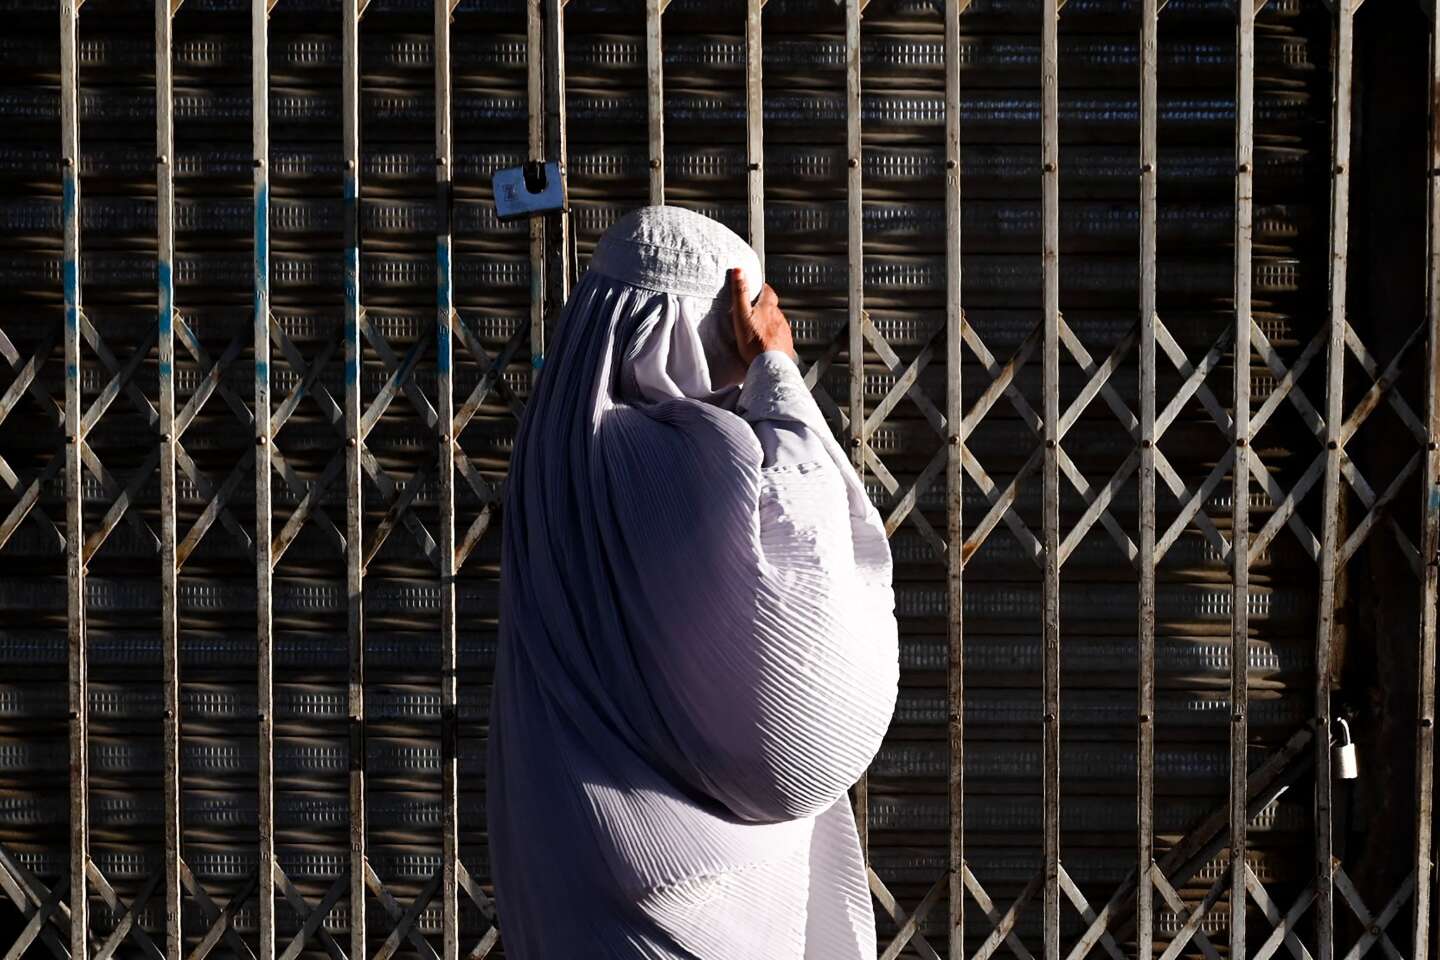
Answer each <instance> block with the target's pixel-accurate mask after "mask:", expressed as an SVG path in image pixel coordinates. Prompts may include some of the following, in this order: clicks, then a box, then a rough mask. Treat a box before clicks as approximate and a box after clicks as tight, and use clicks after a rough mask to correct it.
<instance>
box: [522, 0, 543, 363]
mask: <svg viewBox="0 0 1440 960" xmlns="http://www.w3.org/2000/svg"><path fill="white" fill-rule="evenodd" d="M544 2H545V0H526V3H525V50H526V52H527V54H528V56H527V57H526V98H525V99H526V106H527V111H528V113H529V120H530V129H529V159H531V160H544V159H545V14H544V10H543V8H542V6H541V5H542V4H543V3H544ZM545 290H546V284H545V220H544V218H543V217H531V218H530V383H531V386H532V387H533V386H534V384H535V381H536V380H537V379H539V377H540V368H541V367H542V366H543V365H544V363H545Z"/></svg>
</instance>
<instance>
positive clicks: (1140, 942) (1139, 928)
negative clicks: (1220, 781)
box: [1135, 0, 1159, 960]
mask: <svg viewBox="0 0 1440 960" xmlns="http://www.w3.org/2000/svg"><path fill="white" fill-rule="evenodd" d="M1158 21H1159V4H1158V2H1157V0H1141V3H1140V609H1139V618H1140V623H1139V628H1140V629H1139V651H1138V661H1139V663H1138V675H1137V677H1136V694H1137V697H1136V699H1137V701H1138V703H1137V704H1136V714H1137V716H1136V734H1135V736H1136V745H1135V766H1136V774H1135V776H1136V781H1135V829H1136V869H1137V871H1138V872H1137V883H1136V887H1135V924H1136V926H1135V957H1136V960H1150V958H1151V957H1152V956H1153V955H1154V937H1155V921H1154V909H1155V907H1154V902H1155V897H1154V893H1155V887H1154V885H1153V883H1152V882H1151V880H1150V869H1151V866H1152V865H1153V864H1154V862H1155V563H1156V557H1155V221H1156V193H1157V190H1158V184H1157V183H1156V165H1157V164H1158V162H1159V146H1158V141H1157V126H1156V116H1157V103H1156V101H1157V98H1158V93H1157V76H1156V73H1157V66H1156V55H1157V49H1156V48H1157V46H1158V43H1159V22H1158Z"/></svg>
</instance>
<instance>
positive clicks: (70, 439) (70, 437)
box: [65, 433, 75, 445]
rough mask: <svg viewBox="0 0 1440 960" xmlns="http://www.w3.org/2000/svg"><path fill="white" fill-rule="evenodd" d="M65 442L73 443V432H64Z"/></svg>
mask: <svg viewBox="0 0 1440 960" xmlns="http://www.w3.org/2000/svg"><path fill="white" fill-rule="evenodd" d="M65 442H66V443H68V444H72V445H73V444H74V443H75V434H73V433H67V434H65Z"/></svg>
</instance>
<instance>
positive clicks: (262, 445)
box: [250, 0, 275, 960]
mask: <svg viewBox="0 0 1440 960" xmlns="http://www.w3.org/2000/svg"><path fill="white" fill-rule="evenodd" d="M269 18H270V10H269V0H251V2H250V64H251V67H250V70H251V77H250V102H251V104H253V105H254V107H255V109H253V110H251V114H250V116H251V121H250V122H251V149H252V158H253V166H254V193H253V198H254V199H253V207H254V211H253V213H254V229H253V235H254V244H255V248H254V272H253V276H252V279H253V283H254V312H253V316H252V320H253V326H254V337H255V347H254V349H255V620H256V623H255V629H256V638H255V640H256V671H255V673H256V678H255V681H256V692H255V701H256V710H257V716H256V726H257V736H258V740H259V742H258V744H257V763H256V777H257V788H258V790H259V796H258V797H257V806H256V824H257V827H258V834H259V835H258V844H259V850H258V853H259V857H258V862H257V864H256V871H257V878H258V883H257V895H258V896H259V898H260V910H259V938H258V947H259V950H258V953H257V955H256V960H275V870H274V865H275V709H274V707H275V691H274V680H275V669H274V668H275V632H274V628H275V625H274V582H273V581H274V577H273V572H274V559H273V558H274V542H273V541H272V539H271V534H272V526H273V524H272V518H271V504H270V492H271V491H270V486H271V477H272V466H271V454H272V446H273V440H274V438H273V437H272V436H271V425H270V416H271V412H270V406H271V404H270V116H269V114H270V111H269V103H270V100H269V97H270V51H269V33H270V30H269Z"/></svg>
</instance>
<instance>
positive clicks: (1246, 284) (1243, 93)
mask: <svg viewBox="0 0 1440 960" xmlns="http://www.w3.org/2000/svg"><path fill="white" fill-rule="evenodd" d="M1236 7H1237V12H1238V19H1237V25H1236V44H1235V366H1234V377H1233V384H1234V392H1233V396H1232V402H1233V404H1234V409H1235V437H1234V442H1235V466H1234V473H1233V475H1232V478H1231V479H1232V485H1231V502H1232V514H1231V519H1232V530H1231V540H1230V569H1231V576H1232V587H1231V594H1230V710H1231V713H1230V721H1231V722H1230V815H1229V827H1230V955H1231V956H1234V957H1243V956H1245V900H1246V892H1245V849H1246V826H1247V817H1246V811H1245V807H1246V804H1245V799H1246V797H1245V781H1246V777H1247V775H1248V774H1247V761H1248V753H1247V746H1246V744H1247V742H1248V740H1249V720H1248V707H1249V699H1250V691H1249V678H1248V674H1247V670H1248V667H1249V664H1250V646H1249V640H1248V635H1249V629H1250V549H1249V546H1250V449H1249V434H1250V285H1251V268H1250V242H1251V222H1252V216H1253V209H1252V207H1253V205H1254V167H1255V0H1236Z"/></svg>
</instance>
